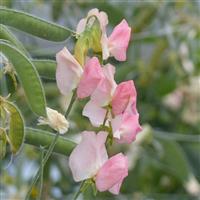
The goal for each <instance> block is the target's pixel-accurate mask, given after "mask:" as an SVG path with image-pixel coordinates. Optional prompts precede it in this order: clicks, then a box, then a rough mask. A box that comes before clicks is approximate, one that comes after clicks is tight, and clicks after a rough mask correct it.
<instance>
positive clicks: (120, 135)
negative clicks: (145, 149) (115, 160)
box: [111, 112, 142, 143]
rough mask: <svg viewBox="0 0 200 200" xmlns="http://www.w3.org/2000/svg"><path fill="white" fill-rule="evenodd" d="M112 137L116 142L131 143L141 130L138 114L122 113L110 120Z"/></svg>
mask: <svg viewBox="0 0 200 200" xmlns="http://www.w3.org/2000/svg"><path fill="white" fill-rule="evenodd" d="M111 124H112V129H113V137H114V138H116V140H117V142H118V143H131V142H133V141H134V140H135V139H136V135H137V134H138V133H139V132H140V131H141V130H142V128H141V126H140V124H139V114H138V113H137V114H130V113H126V112H125V113H124V114H120V115H117V116H116V117H115V118H114V119H112V120H111Z"/></svg>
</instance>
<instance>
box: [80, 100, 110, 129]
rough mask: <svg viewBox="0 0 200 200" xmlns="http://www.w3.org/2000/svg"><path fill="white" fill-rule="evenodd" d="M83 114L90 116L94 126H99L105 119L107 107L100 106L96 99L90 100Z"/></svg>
mask: <svg viewBox="0 0 200 200" xmlns="http://www.w3.org/2000/svg"><path fill="white" fill-rule="evenodd" d="M83 116H86V117H88V118H89V120H90V122H91V123H92V125H93V126H95V127H99V126H100V125H101V124H103V121H104V119H105V116H106V109H104V108H102V107H100V106H99V105H98V104H97V103H96V102H95V101H93V100H90V101H89V102H88V103H87V104H86V105H85V107H84V109H83Z"/></svg>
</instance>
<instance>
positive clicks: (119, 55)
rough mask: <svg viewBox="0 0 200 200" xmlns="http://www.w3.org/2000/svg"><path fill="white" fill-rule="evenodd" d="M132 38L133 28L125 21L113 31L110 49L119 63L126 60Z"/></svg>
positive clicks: (110, 37) (109, 41)
mask: <svg viewBox="0 0 200 200" xmlns="http://www.w3.org/2000/svg"><path fill="white" fill-rule="evenodd" d="M130 37H131V28H130V27H129V26H128V23H127V22H126V20H125V19H123V20H122V21H121V22H120V23H119V24H118V25H117V26H116V27H115V28H114V30H113V32H112V33H111V35H110V36H109V38H108V48H109V52H110V55H112V56H114V58H115V59H116V60H118V61H125V60H126V51H127V48H128V44H129V40H130Z"/></svg>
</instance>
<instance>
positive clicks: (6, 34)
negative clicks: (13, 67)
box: [0, 24, 29, 56]
mask: <svg viewBox="0 0 200 200" xmlns="http://www.w3.org/2000/svg"><path fill="white" fill-rule="evenodd" d="M0 39H3V40H8V41H10V42H11V43H12V44H13V45H15V46H16V47H17V48H18V49H19V50H20V51H22V52H23V53H24V54H25V55H26V56H29V53H28V52H27V51H26V49H25V48H24V46H23V45H22V43H21V42H20V41H19V40H18V39H17V38H16V37H15V35H14V34H13V33H12V32H11V31H10V30H9V29H8V28H7V27H6V26H4V25H2V24H0Z"/></svg>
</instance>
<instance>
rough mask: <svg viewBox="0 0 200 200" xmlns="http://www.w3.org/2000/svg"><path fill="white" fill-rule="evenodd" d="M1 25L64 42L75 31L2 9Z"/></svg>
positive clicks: (15, 11) (28, 15) (18, 12)
mask: <svg viewBox="0 0 200 200" xmlns="http://www.w3.org/2000/svg"><path fill="white" fill-rule="evenodd" d="M0 19H1V20H0V22H1V24H4V25H8V26H12V27H14V28H17V29H19V30H21V31H24V32H26V33H29V34H31V35H34V36H37V37H40V38H43V39H46V40H50V41H64V40H66V39H67V38H68V37H69V36H70V34H71V33H73V31H71V30H70V29H68V28H65V27H63V26H60V25H57V24H54V23H51V22H47V21H45V20H43V19H41V18H38V17H36V16H33V15H30V14H27V13H24V12H21V11H17V10H12V9H7V8H3V7H1V8H0Z"/></svg>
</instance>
